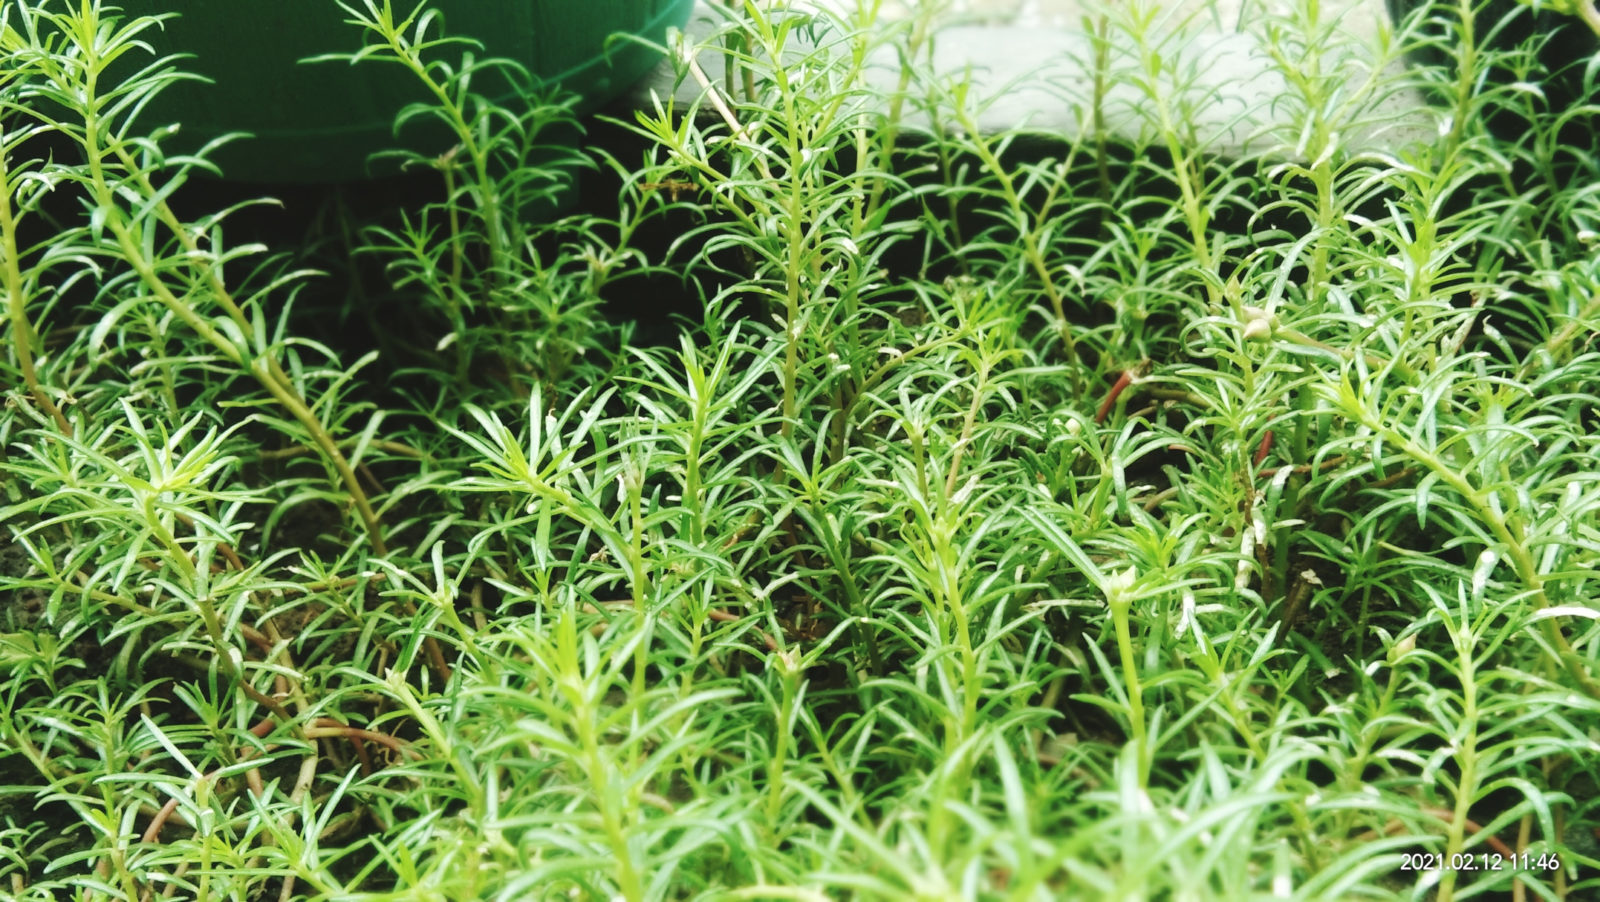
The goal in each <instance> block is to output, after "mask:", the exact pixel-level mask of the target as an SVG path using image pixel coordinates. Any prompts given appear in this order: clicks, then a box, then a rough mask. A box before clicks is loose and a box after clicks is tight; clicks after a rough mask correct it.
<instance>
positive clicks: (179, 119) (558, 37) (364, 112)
mask: <svg viewBox="0 0 1600 902" xmlns="http://www.w3.org/2000/svg"><path fill="white" fill-rule="evenodd" d="M427 2H428V6H429V7H430V8H432V9H434V10H436V11H438V12H439V13H440V14H441V15H442V16H443V19H444V27H445V30H446V33H447V34H448V35H451V36H460V37H470V38H473V39H475V40H477V41H480V42H482V44H483V49H482V50H481V51H474V55H475V56H476V57H477V58H479V59H482V58H484V57H506V58H509V59H513V60H515V61H517V62H518V63H521V64H522V65H523V66H525V67H526V68H527V70H528V72H529V73H530V74H531V75H533V76H534V77H535V78H536V79H538V80H539V82H540V83H541V84H545V85H549V84H557V83H558V84H560V86H561V87H562V88H563V89H565V90H568V91H572V92H574V93H576V94H577V95H578V97H579V101H578V111H579V112H580V113H581V112H584V111H586V110H591V109H593V108H595V107H597V106H599V105H600V104H603V103H605V102H606V101H608V100H610V99H612V98H614V97H616V96H617V95H618V94H619V93H621V92H622V91H623V90H625V89H626V88H627V87H628V86H629V85H631V84H632V83H633V82H635V81H637V80H638V79H639V78H640V77H641V76H642V75H644V74H645V72H647V71H648V70H649V69H650V67H651V66H653V65H654V64H655V63H656V62H658V57H657V55H656V54H655V53H653V52H652V51H651V49H650V48H649V47H646V46H645V45H643V44H640V43H639V42H637V41H630V40H612V37H613V36H614V35H617V34H619V33H620V34H632V35H638V36H640V37H643V38H644V39H646V40H649V41H652V42H655V43H660V42H661V40H662V39H663V38H664V37H665V34H666V31H667V28H668V27H669V26H674V25H676V26H680V27H681V26H682V25H683V23H684V22H685V21H687V19H688V17H689V13H690V10H691V9H692V8H693V6H694V0H583V2H577V0H427ZM121 5H122V6H123V7H124V8H125V10H126V12H127V13H128V14H130V15H150V14H154V13H158V12H161V13H165V12H170V13H178V14H179V15H178V17H177V18H175V19H168V20H167V21H166V23H165V27H164V28H163V29H161V30H154V29H152V30H150V31H146V32H145V33H144V35H141V37H144V38H146V39H147V40H148V41H149V42H150V43H151V44H152V45H153V46H154V47H155V49H156V51H157V52H158V53H160V54H162V55H165V54H169V53H186V54H193V57H194V58H193V59H189V60H186V61H184V62H183V63H182V64H181V66H182V67H183V68H184V69H186V70H187V71H190V72H194V73H196V74H199V75H203V76H205V77H207V78H209V79H211V80H212V81H213V82H214V83H213V84H203V83H200V82H185V83H180V84H176V85H173V86H172V87H170V88H168V89H167V90H165V91H163V92H162V94H161V95H159V96H158V97H157V99H156V101H155V102H154V103H152V104H151V106H150V107H148V108H147V109H146V110H145V112H144V113H143V114H141V119H140V122H141V124H142V125H143V126H145V127H147V128H153V127H156V126H159V125H165V124H169V123H174V122H176V123H179V124H180V129H179V132H178V134H177V135H176V136H175V137H174V139H173V142H174V143H175V145H176V148H177V149H179V150H185V151H187V150H193V149H195V148H198V147H200V146H202V145H204V144H205V143H206V142H208V141H210V140H212V139H214V138H216V137H218V136H220V135H224V134H228V133H230V132H248V133H250V134H251V135H252V136H253V137H251V138H249V139H239V140H235V141H233V142H230V143H229V144H227V145H225V146H224V147H222V148H220V149H219V150H218V151H217V152H216V153H214V154H213V155H212V157H211V159H212V161H213V162H215V163H216V164H217V165H218V166H219V167H221V169H222V171H223V176H224V177H225V178H227V179H230V180H236V181H253V182H279V183H317V182H324V183H325V182H339V181H349V180H354V179H360V178H364V177H371V176H376V175H384V174H388V172H390V171H392V167H391V168H389V169H385V167H384V166H382V165H369V163H368V158H369V157H370V156H371V155H372V154H373V153H376V152H378V151H382V150H391V149H394V148H396V147H406V148H408V149H411V150H415V151H418V152H420V153H427V154H430V155H432V154H438V153H443V152H444V151H446V150H448V149H449V146H448V144H446V146H436V145H438V144H439V143H440V142H447V141H448V137H449V136H448V135H447V134H444V133H443V132H442V131H438V130H434V131H430V130H429V129H428V128H427V127H426V126H419V127H417V128H416V129H411V128H410V127H409V126H408V128H407V130H406V131H403V132H402V133H401V134H400V136H398V137H396V136H395V134H394V120H395V114H396V113H398V112H399V111H400V110H401V109H402V108H404V107H405V106H406V105H407V104H410V103H415V102H418V101H424V100H427V99H428V97H427V95H426V93H425V92H424V90H423V89H422V88H421V87H420V85H418V84H417V82H416V79H415V77H414V76H412V75H411V74H410V73H409V72H407V71H406V70H404V69H402V68H401V67H400V66H397V65H395V64H393V63H382V62H375V61H374V62H363V63H361V64H358V65H355V66H351V65H349V64H348V63H345V62H319V63H303V62H300V61H301V60H304V59H306V58H308V57H314V56H318V55H320V54H326V53H350V52H353V51H355V50H357V49H359V48H360V47H361V46H362V44H363V42H364V41H366V40H367V39H368V37H369V36H368V34H367V33H366V32H364V31H363V30H362V29H361V28H360V26H356V25H350V24H348V23H347V22H345V19H347V18H348V15H347V14H346V13H345V12H344V10H342V9H340V8H339V5H338V4H337V3H335V2H334V0H271V2H260V0H251V2H241V0H124V2H123V3H122V4H121ZM417 5H418V3H417V0H397V2H395V4H394V6H395V15H396V17H397V18H399V17H401V16H403V15H405V14H408V13H410V12H411V11H412V10H413V9H415V7H416V6H417ZM437 36H438V31H437V29H435V30H434V31H433V32H431V33H430V37H437ZM466 49H467V47H466V46H465V45H453V46H448V47H445V48H440V49H439V50H437V51H435V52H436V53H439V54H442V58H443V59H445V60H446V61H448V62H450V63H451V64H452V65H456V64H459V63H460V60H461V54H462V52H463V51H464V50H466ZM474 87H475V88H476V87H477V85H475V86H474ZM510 91H511V88H510V86H509V84H506V83H504V82H501V83H500V84H499V85H498V87H496V86H494V85H493V84H491V87H490V88H489V93H491V94H493V95H495V96H496V99H497V100H500V101H514V100H515V98H513V97H508V96H504V95H506V94H509V93H510ZM513 108H515V107H513Z"/></svg>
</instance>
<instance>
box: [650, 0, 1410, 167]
mask: <svg viewBox="0 0 1600 902" xmlns="http://www.w3.org/2000/svg"><path fill="white" fill-rule="evenodd" d="M713 3H715V4H717V5H718V6H721V5H722V0H704V3H703V4H702V7H701V8H700V9H699V10H698V11H697V13H696V15H695V16H694V19H693V20H692V21H691V23H690V25H689V26H688V28H687V30H686V35H685V38H686V45H687V46H690V47H698V51H697V52H696V54H695V58H696V59H697V60H698V61H699V62H700V65H701V66H702V67H703V68H704V70H705V72H706V74H707V76H708V77H709V78H710V79H711V80H712V81H713V83H720V81H721V78H722V71H723V70H722V65H721V59H720V58H719V55H718V54H717V53H716V52H715V51H714V49H713V48H714V46H715V45H714V39H713V38H712V37H711V36H712V35H714V34H715V33H716V31H717V29H718V28H719V26H720V23H722V22H725V21H726V15H727V14H726V12H724V11H722V10H720V9H717V8H714V7H713V6H712V5H711V4H713ZM793 5H794V7H795V8H797V9H798V8H809V9H810V10H812V11H818V12H820V13H822V15H823V17H824V18H827V16H828V15H829V14H830V13H831V14H834V15H837V14H839V13H840V12H842V11H843V10H850V9H854V8H855V6H856V0H795V2H794V4H793ZM917 6H918V0H884V2H883V4H882V7H881V9H880V21H882V22H885V23H892V22H894V21H895V20H897V19H903V18H905V17H907V16H910V15H912V14H913V13H914V12H915V11H916V8H917ZM1102 14H1103V15H1106V16H1107V17H1108V18H1107V22H1106V25H1107V28H1106V31H1105V32H1104V33H1105V34H1107V36H1108V38H1109V54H1108V58H1107V65H1106V70H1107V71H1106V75H1107V76H1108V78H1107V81H1108V83H1109V84H1110V86H1111V87H1110V89H1109V90H1108V92H1107V94H1106V97H1105V100H1104V102H1103V105H1102V116H1103V120H1104V122H1105V124H1106V127H1107V128H1108V129H1109V130H1110V131H1111V132H1112V133H1113V134H1115V135H1116V136H1118V137H1119V138H1121V139H1122V140H1125V141H1129V142H1132V143H1135V144H1139V143H1144V142H1147V141H1150V140H1151V139H1152V137H1153V136H1154V135H1155V134H1156V133H1157V132H1158V130H1159V121H1160V109H1159V107H1160V105H1161V104H1159V103H1158V102H1157V99H1160V100H1164V101H1165V104H1166V106H1167V108H1168V114H1169V116H1170V117H1172V118H1173V119H1175V120H1178V121H1180V122H1182V123H1186V125H1185V126H1183V127H1182V128H1180V131H1183V132H1184V136H1185V140H1187V141H1189V142H1192V143H1193V144H1194V145H1196V146H1198V147H1201V148H1203V149H1204V150H1206V151H1207V152H1211V153H1216V154H1218V155H1221V156H1240V155H1244V154H1249V153H1265V154H1267V155H1269V156H1276V157H1279V158H1282V159H1301V160H1304V159H1306V158H1308V157H1313V156H1315V155H1317V154H1318V153H1321V152H1322V151H1323V150H1324V149H1326V145H1322V146H1318V147H1311V146H1310V145H1309V144H1308V141H1307V138H1308V133H1307V130H1306V129H1305V128H1304V123H1305V122H1306V118H1307V117H1306V116H1305V115H1304V112H1303V110H1304V109H1305V103H1304V101H1303V100H1300V99H1297V95H1296V91H1295V89H1294V86H1293V84H1292V79H1291V77H1289V76H1288V75H1286V72H1292V73H1294V74H1295V75H1296V76H1297V77H1298V75H1299V74H1303V73H1306V72H1309V71H1310V70H1311V68H1312V66H1313V64H1314V65H1315V66H1319V67H1321V70H1322V71H1324V72H1328V73H1337V75H1338V79H1339V80H1338V82H1337V84H1338V91H1337V92H1336V94H1335V96H1334V98H1333V100H1334V103H1333V105H1332V108H1331V109H1327V108H1325V115H1326V116H1327V117H1328V118H1329V119H1331V120H1333V121H1336V122H1338V123H1339V124H1340V129H1341V133H1340V134H1339V135H1337V137H1336V139H1335V140H1336V143H1337V145H1338V146H1339V147H1340V148H1342V149H1343V150H1345V151H1346V152H1349V153H1363V152H1374V151H1377V152H1395V151H1397V150H1399V149H1401V148H1402V147H1404V146H1405V145H1407V144H1409V143H1411V142H1416V141H1425V140H1428V139H1429V138H1431V137H1432V136H1433V135H1435V134H1437V129H1438V117H1437V115H1436V114H1435V113H1433V112H1432V111H1430V110H1429V109H1428V107H1427V105H1426V104H1425V102H1424V101H1423V98H1422V96H1421V94H1420V93H1419V92H1418V91H1417V90H1416V88H1415V86H1414V85H1412V84H1411V83H1410V82H1409V81H1408V80H1407V79H1406V77H1405V72H1404V67H1403V65H1402V64H1401V62H1400V60H1399V52H1398V49H1397V48H1395V47H1394V46H1393V42H1392V41H1391V40H1390V37H1391V36H1392V34H1391V28H1390V26H1389V24H1388V17H1387V15H1386V14H1385V12H1384V4H1383V0H1321V2H1320V4H1319V3H1317V2H1316V0H1168V2H1160V0H1124V2H1117V0H1108V2H1096V0H948V2H945V3H944V4H943V7H942V8H941V9H940V10H939V15H940V17H941V21H942V22H943V23H944V24H943V25H942V26H941V27H940V29H939V30H938V32H937V38H936V39H935V41H934V43H933V48H932V54H931V61H930V62H931V69H932V71H933V72H935V73H936V74H937V75H938V76H939V77H940V78H942V79H949V80H955V79H960V78H970V80H971V89H970V92H971V93H970V96H971V97H973V98H974V106H975V107H976V110H977V115H976V117H975V118H976V120H977V123H978V125H979V127H980V128H982V129H984V130H985V131H994V132H999V131H1004V130H1009V129H1013V128H1018V127H1023V128H1027V129H1029V130H1038V131H1041V132H1044V133H1049V134H1058V135H1061V136H1062V137H1064V138H1068V139H1070V138H1074V137H1077V136H1079V135H1081V134H1083V133H1084V132H1085V131H1086V130H1087V123H1090V122H1091V121H1092V111H1091V106H1092V98H1093V94H1094V90H1093V88H1094V84H1095V65H1094V60H1095V44H1094V41H1093V40H1092V36H1091V30H1090V29H1091V28H1093V27H1094V23H1095V21H1096V20H1095V17H1096V16H1099V15H1102ZM1136 18H1137V19H1139V20H1144V21H1148V22H1149V23H1150V24H1149V25H1148V26H1141V25H1137V24H1135V20H1136ZM1308 31H1311V32H1314V33H1316V34H1317V35H1318V37H1317V39H1316V40H1315V42H1314V44H1315V46H1317V47H1319V48H1320V53H1319V54H1318V55H1317V57H1316V58H1315V59H1314V60H1311V59H1309V58H1308V57H1307V52H1306V50H1305V49H1304V48H1305V47H1306V46H1307V44H1308V42H1307V41H1306V40H1305V39H1304V38H1303V37H1302V36H1303V35H1305V34H1306V33H1307V32H1308ZM1141 33H1142V34H1143V39H1142V40H1141V39H1139V37H1138V36H1139V35H1140V34H1141ZM821 40H824V41H825V40H826V38H821ZM874 62H875V65H874V67H873V69H872V76H871V78H872V81H873V86H874V87H876V88H879V89H880V90H882V91H884V92H886V93H888V92H892V91H893V90H894V87H895V82H896V80H897V78H898V69H897V68H896V60H895V58H894V56H893V54H892V52H886V53H885V54H883V55H882V56H881V57H880V58H878V59H877V60H875V61H874ZM652 91H653V92H655V93H656V94H657V95H660V96H666V95H672V96H673V97H674V98H675V100H676V101H677V102H678V103H679V104H680V105H687V104H690V103H694V102H697V101H701V102H702V110H703V111H705V110H709V109H710V104H709V103H704V102H703V101H704V98H703V94H704V91H703V89H702V88H701V86H700V85H699V84H698V83H697V82H696V81H695V80H694V79H692V78H691V79H685V80H682V81H675V80H674V78H673V74H672V70H671V68H670V67H669V66H665V65H664V66H663V67H662V68H661V69H660V70H658V71H657V72H656V73H655V74H654V75H653V76H652V78H651V79H650V80H648V81H647V82H646V83H645V84H643V85H641V86H640V88H639V89H638V91H637V92H636V94H635V97H634V102H635V103H640V104H647V103H648V102H649V97H650V94H651V92H652ZM911 124H912V125H913V126H916V125H917V124H918V123H917V122H916V120H915V118H913V119H912V122H911ZM923 124H925V123H923ZM1311 143H1315V142H1311Z"/></svg>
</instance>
